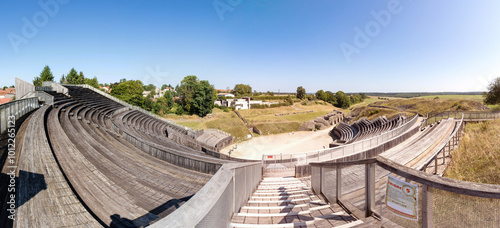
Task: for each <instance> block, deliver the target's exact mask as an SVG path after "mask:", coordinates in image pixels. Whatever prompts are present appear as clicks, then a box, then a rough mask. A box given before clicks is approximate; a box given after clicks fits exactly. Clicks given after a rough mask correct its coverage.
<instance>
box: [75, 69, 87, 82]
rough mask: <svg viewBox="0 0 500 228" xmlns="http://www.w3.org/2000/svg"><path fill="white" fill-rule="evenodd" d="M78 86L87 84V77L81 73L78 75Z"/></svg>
mask: <svg viewBox="0 0 500 228" xmlns="http://www.w3.org/2000/svg"><path fill="white" fill-rule="evenodd" d="M77 84H85V76H84V75H83V72H81V71H80V74H78V83H77Z"/></svg>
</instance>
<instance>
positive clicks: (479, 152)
mask: <svg viewBox="0 0 500 228" xmlns="http://www.w3.org/2000/svg"><path fill="white" fill-rule="evenodd" d="M452 156H453V161H452V163H451V164H450V165H449V166H448V169H447V170H446V177H449V178H453V179H457V180H463V181H471V182H478V183H487V184H500V120H495V121H493V122H484V123H477V124H467V125H466V126H465V136H464V138H463V140H462V142H461V143H460V147H459V148H458V149H457V150H456V151H454V152H452Z"/></svg>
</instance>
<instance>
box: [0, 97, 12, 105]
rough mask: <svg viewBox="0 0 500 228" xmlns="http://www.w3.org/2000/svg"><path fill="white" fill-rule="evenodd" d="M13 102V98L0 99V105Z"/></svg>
mask: <svg viewBox="0 0 500 228" xmlns="http://www.w3.org/2000/svg"><path fill="white" fill-rule="evenodd" d="M11 100H12V98H0V104H5V103H7V102H9V101H11Z"/></svg>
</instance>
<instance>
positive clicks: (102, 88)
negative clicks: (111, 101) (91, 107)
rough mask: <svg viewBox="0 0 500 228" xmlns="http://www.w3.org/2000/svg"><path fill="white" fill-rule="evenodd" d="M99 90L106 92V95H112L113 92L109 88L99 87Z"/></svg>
mask: <svg viewBox="0 0 500 228" xmlns="http://www.w3.org/2000/svg"><path fill="white" fill-rule="evenodd" d="M99 89H101V90H104V92H106V93H110V92H111V90H110V89H109V86H104V87H102V86H99Z"/></svg>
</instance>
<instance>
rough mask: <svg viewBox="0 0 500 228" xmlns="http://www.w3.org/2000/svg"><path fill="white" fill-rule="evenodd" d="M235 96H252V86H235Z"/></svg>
mask: <svg viewBox="0 0 500 228" xmlns="http://www.w3.org/2000/svg"><path fill="white" fill-rule="evenodd" d="M233 94H234V96H237V97H248V96H252V87H251V86H250V85H243V84H237V85H235V86H234V89H233Z"/></svg>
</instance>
